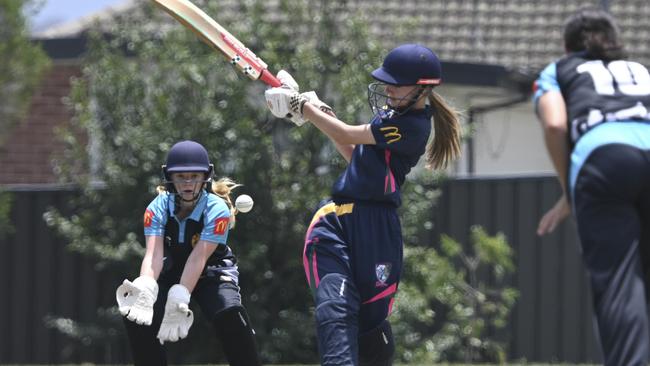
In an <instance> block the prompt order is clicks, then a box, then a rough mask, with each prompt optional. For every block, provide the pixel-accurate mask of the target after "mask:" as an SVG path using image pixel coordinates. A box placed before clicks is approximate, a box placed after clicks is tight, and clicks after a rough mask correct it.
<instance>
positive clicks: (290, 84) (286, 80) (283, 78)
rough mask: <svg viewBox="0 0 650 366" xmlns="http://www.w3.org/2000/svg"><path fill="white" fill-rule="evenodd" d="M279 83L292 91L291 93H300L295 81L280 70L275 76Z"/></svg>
mask: <svg viewBox="0 0 650 366" xmlns="http://www.w3.org/2000/svg"><path fill="white" fill-rule="evenodd" d="M275 77H276V78H277V79H278V80H280V82H281V83H282V86H283V87H287V88H289V89H292V90H293V91H296V92H298V91H300V87H299V86H298V83H297V82H296V80H295V79H294V78H293V76H291V74H289V73H288V72H287V71H285V70H280V71H278V74H277V75H276V76H275Z"/></svg>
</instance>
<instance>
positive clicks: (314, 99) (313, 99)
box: [301, 91, 336, 117]
mask: <svg viewBox="0 0 650 366" xmlns="http://www.w3.org/2000/svg"><path fill="white" fill-rule="evenodd" d="M301 95H302V96H304V97H305V98H307V101H308V102H309V103H310V104H313V105H314V106H315V107H318V109H320V110H321V111H323V112H325V113H327V114H329V115H330V116H332V117H336V115H335V114H334V110H333V109H332V107H330V106H328V105H327V104H325V103H324V102H323V101H322V100H320V99H319V98H318V95H316V92H315V91H308V92H304V93H302V94H301Z"/></svg>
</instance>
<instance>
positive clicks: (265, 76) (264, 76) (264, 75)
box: [260, 69, 282, 88]
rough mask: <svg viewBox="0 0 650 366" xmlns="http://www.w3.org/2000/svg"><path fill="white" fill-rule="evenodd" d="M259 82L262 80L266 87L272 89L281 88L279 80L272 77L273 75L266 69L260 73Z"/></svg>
mask: <svg viewBox="0 0 650 366" xmlns="http://www.w3.org/2000/svg"><path fill="white" fill-rule="evenodd" d="M260 80H262V81H263V82H264V83H265V84H266V85H270V86H272V87H274V88H277V87H279V86H282V83H281V82H280V80H278V78H276V77H275V76H273V74H271V73H270V72H269V70H267V69H263V70H262V72H261V73H260Z"/></svg>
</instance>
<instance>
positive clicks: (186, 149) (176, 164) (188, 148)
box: [162, 140, 214, 192]
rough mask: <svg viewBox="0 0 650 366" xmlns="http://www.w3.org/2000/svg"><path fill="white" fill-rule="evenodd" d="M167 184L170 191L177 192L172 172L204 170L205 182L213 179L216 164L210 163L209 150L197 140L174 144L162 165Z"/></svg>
mask: <svg viewBox="0 0 650 366" xmlns="http://www.w3.org/2000/svg"><path fill="white" fill-rule="evenodd" d="M162 170H163V177H164V179H165V186H166V188H167V190H168V191H170V192H175V191H176V189H175V188H174V184H173V183H172V181H171V174H172V173H175V172H176V173H177V172H203V173H205V181H204V183H208V182H210V181H212V172H213V171H214V165H212V164H211V163H210V158H209V157H208V151H207V150H206V149H205V147H203V145H201V144H199V143H198V142H195V141H190V140H185V141H180V142H177V143H176V144H174V146H172V148H171V149H169V152H168V153H167V161H166V162H165V165H163V166H162Z"/></svg>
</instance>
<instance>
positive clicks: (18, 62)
mask: <svg viewBox="0 0 650 366" xmlns="http://www.w3.org/2000/svg"><path fill="white" fill-rule="evenodd" d="M30 2H31V1H29V0H3V1H0V59H2V62H0V144H2V142H3V141H4V140H5V139H6V137H7V133H8V132H9V131H11V128H12V127H13V126H15V125H16V123H18V122H19V121H20V119H21V118H23V117H24V115H25V112H26V110H27V107H29V103H30V100H31V95H32V94H33V92H34V90H35V88H36V87H37V86H38V83H39V81H40V80H41V77H42V75H43V73H44V72H45V71H46V70H47V69H48V66H49V64H50V62H49V59H48V57H47V55H46V54H45V52H43V50H42V49H41V48H40V46H38V45H36V44H33V43H32V42H31V41H30V38H29V33H28V29H27V26H26V19H25V15H24V13H23V9H25V8H26V7H27V5H29V3H30Z"/></svg>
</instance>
